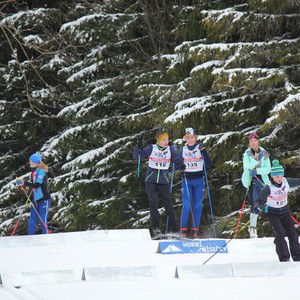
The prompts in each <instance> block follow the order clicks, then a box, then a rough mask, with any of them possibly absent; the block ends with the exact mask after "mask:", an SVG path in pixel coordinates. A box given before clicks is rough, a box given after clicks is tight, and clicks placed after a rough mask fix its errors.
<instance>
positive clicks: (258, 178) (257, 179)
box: [242, 133, 271, 238]
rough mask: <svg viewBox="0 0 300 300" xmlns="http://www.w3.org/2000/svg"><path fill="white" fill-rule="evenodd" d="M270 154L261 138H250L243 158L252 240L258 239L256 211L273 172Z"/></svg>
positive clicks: (256, 136)
mask: <svg viewBox="0 0 300 300" xmlns="http://www.w3.org/2000/svg"><path fill="white" fill-rule="evenodd" d="M269 157H270V154H269V153H268V152H267V151H266V150H265V149H264V148H263V147H261V146H260V142H259V137H258V135H257V134H256V133H251V134H250V136H249V148H248V149H247V150H246V151H245V153H244V156H243V169H244V171H243V175H242V183H243V185H244V187H245V188H246V189H248V198H249V201H250V204H251V213H250V226H249V234H250V237H251V238H257V229H256V224H257V217H258V214H256V213H255V210H254V202H255V201H256V199H257V197H258V195H259V192H260V190H261V189H262V188H263V187H264V185H265V184H267V183H268V182H269V181H270V180H269V176H268V175H269V173H270V172H271V162H270V158H269Z"/></svg>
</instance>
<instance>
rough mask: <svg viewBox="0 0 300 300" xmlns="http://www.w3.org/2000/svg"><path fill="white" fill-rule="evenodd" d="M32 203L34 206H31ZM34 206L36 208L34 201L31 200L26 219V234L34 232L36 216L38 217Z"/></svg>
mask: <svg viewBox="0 0 300 300" xmlns="http://www.w3.org/2000/svg"><path fill="white" fill-rule="evenodd" d="M33 205H35V207H33ZM34 208H35V209H37V205H36V204H35V203H34V202H31V206H30V217H29V221H28V234H29V235H33V234H35V228H36V222H37V218H38V215H37V213H36V210H35V209H34Z"/></svg>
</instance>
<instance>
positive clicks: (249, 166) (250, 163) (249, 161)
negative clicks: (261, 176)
mask: <svg viewBox="0 0 300 300" xmlns="http://www.w3.org/2000/svg"><path fill="white" fill-rule="evenodd" d="M249 151H251V150H249ZM258 164H259V162H258V161H257V160H256V159H254V158H252V157H251V156H249V155H248V151H246V152H245V153H244V156H243V169H244V171H245V172H250V171H252V170H254V169H255V167H256V166H257V165H258Z"/></svg>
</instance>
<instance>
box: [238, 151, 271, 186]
mask: <svg viewBox="0 0 300 300" xmlns="http://www.w3.org/2000/svg"><path fill="white" fill-rule="evenodd" d="M259 149H260V153H261V154H262V155H263V157H262V158H261V160H260V161H257V160H256V159H255V158H254V156H253V155H252V151H251V148H250V147H249V148H248V149H247V150H246V151H245V153H244V156H243V168H244V171H243V175H242V183H243V186H244V187H245V188H249V186H250V184H251V180H252V177H251V175H250V174H249V173H250V171H252V170H253V169H256V172H257V175H260V176H261V178H262V180H263V183H264V184H267V183H268V182H269V181H270V180H269V176H268V174H269V173H270V172H271V162H270V158H269V157H270V154H269V153H268V152H267V151H266V150H265V149H264V148H263V147H259ZM259 164H260V165H259Z"/></svg>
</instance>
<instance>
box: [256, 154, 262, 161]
mask: <svg viewBox="0 0 300 300" xmlns="http://www.w3.org/2000/svg"><path fill="white" fill-rule="evenodd" d="M257 158H258V159H259V160H261V159H262V158H263V155H262V154H261V153H260V152H259V153H258V155H257Z"/></svg>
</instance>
